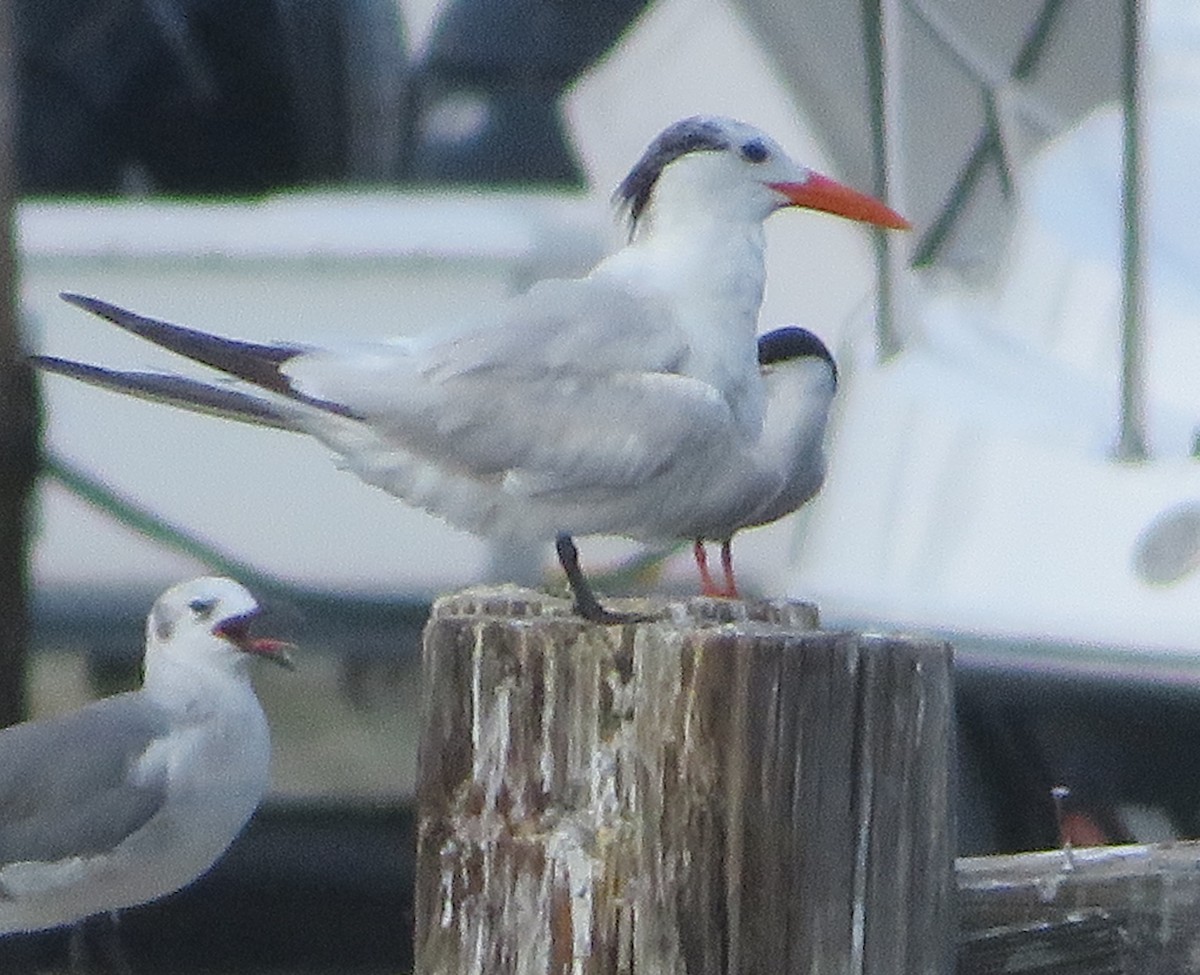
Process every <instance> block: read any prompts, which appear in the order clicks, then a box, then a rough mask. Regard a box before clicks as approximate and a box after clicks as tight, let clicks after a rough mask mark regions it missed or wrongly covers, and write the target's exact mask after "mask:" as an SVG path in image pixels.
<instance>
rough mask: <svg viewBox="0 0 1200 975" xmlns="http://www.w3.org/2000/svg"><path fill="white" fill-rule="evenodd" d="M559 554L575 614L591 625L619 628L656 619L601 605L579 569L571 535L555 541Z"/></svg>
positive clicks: (576, 550) (560, 536)
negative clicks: (619, 626) (615, 610)
mask: <svg viewBox="0 0 1200 975" xmlns="http://www.w3.org/2000/svg"><path fill="white" fill-rule="evenodd" d="M554 547H555V549H556V551H557V552H558V561H559V562H560V563H561V564H562V567H563V571H564V572H565V573H566V574H567V584H568V585H569V586H570V587H571V594H572V595H573V596H574V597H575V607H574V608H575V612H576V613H577V614H578V615H580V616H582V617H583V618H584V619H585V620H587V621H588V622H589V623H600V624H602V625H604V626H617V625H619V624H621V623H649V622H651V621H652V620H653V619H654V617H653V616H647V615H645V614H644V613H615V612H613V611H612V610H610V609H605V608H604V607H603V606H602V605H600V600H598V599H597V598H596V594H595V593H594V592H592V587H591V586H590V585H589V584H588V581H587V578H586V577H585V576H584V574H583V570H582V569H581V568H580V567H579V549H577V548H576V547H575V542H574V540H573V539H572V538H571V536H570V535H567V534H565V533H564V534H562V535H559V536H558V538H556V539H555V541H554Z"/></svg>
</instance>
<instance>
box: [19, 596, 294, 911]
mask: <svg viewBox="0 0 1200 975" xmlns="http://www.w3.org/2000/svg"><path fill="white" fill-rule="evenodd" d="M257 613H258V604H257V603H256V602H255V600H254V597H253V596H251V595H250V593H249V592H247V591H246V590H245V589H244V588H242V586H240V585H239V584H238V583H236V582H233V581H232V580H230V579H221V578H203V579H194V580H192V581H191V582H186V583H183V584H181V585H178V586H175V587H174V588H172V589H169V590H168V591H167V592H165V593H164V594H163V595H162V596H160V597H159V598H158V600H157V601H156V602H155V604H154V607H153V609H151V611H150V615H149V618H148V619H147V622H146V651H145V658H144V662H143V680H142V686H141V688H140V689H138V690H135V691H129V692H127V693H124V694H117V695H115V696H113V697H108V698H104V699H102V700H99V701H96V702H95V703H93V704H90V705H87V706H86V707H83V708H81V709H80V710H78V711H75V712H73V713H70V714H66V715H63V716H61V717H56V718H50V719H47V720H43V721H30V722H26V723H24V724H19V725H14V726H13V727H10V728H6V729H4V730H3V731H0V934H9V933H12V932H18V931H38V930H43V929H46V928H53V927H58V926H60V925H68V924H74V923H76V922H79V921H82V920H84V919H86V918H88V917H90V916H92V915H94V914H100V913H105V912H108V913H112V912H116V911H119V910H121V909H123V908H126V907H132V906H134V905H136V904H143V903H146V902H147V901H152V900H156V899H158V898H160V897H163V896H165V895H167V894H170V893H172V892H174V891H176V890H179V889H180V888H181V887H184V886H186V885H187V884H189V883H191V882H192V881H193V880H195V879H196V878H197V877H199V876H200V875H201V874H203V873H204V872H205V871H207V870H208V868H209V867H211V866H212V865H213V863H214V862H215V861H216V860H217V858H218V857H220V856H221V854H222V853H224V852H225V850H226V848H227V847H228V846H229V844H230V843H231V842H233V839H234V838H235V837H236V836H237V835H238V833H240V832H241V830H242V827H243V826H245V824H246V822H247V820H249V818H250V815H251V814H252V813H253V812H254V810H255V808H256V807H257V806H258V803H259V800H261V799H262V797H263V793H264V792H265V791H266V788H267V776H268V763H269V758H270V738H269V735H268V731H267V721H266V718H265V716H264V715H263V711H262V708H261V707H260V705H259V703H258V698H257V697H256V696H255V694H254V689H253V688H252V687H251V685H250V678H249V674H248V673H247V662H248V661H249V660H250V659H252V658H255V657H258V658H264V659H267V660H271V661H274V662H276V663H279V664H283V665H285V666H291V663H290V658H289V657H288V655H287V645H286V644H283V643H280V642H279V641H278V640H269V639H254V638H251V637H250V636H249V634H248V630H247V627H248V625H249V623H250V621H251V620H252V619H253V618H254V616H255V615H256V614H257Z"/></svg>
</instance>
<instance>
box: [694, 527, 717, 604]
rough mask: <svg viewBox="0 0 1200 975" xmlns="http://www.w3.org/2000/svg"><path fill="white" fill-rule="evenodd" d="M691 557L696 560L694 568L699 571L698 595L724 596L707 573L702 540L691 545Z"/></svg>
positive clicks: (705, 555)
mask: <svg viewBox="0 0 1200 975" xmlns="http://www.w3.org/2000/svg"><path fill="white" fill-rule="evenodd" d="M692 555H693V556H694V557H695V559H696V568H697V569H699V570H700V595H701V596H723V595H725V592H724V590H722V589H720V588H719V587H718V586H717V584H716V582H715V581H714V580H713V577H712V573H711V572H709V571H708V552H706V551H705V549H704V539H703V538H697V539H696V542H695V544H694V545H692Z"/></svg>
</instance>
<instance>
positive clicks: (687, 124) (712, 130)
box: [613, 115, 729, 223]
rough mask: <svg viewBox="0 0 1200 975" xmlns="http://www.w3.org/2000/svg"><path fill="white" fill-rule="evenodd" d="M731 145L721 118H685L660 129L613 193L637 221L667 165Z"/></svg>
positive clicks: (696, 116)
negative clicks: (688, 156)
mask: <svg viewBox="0 0 1200 975" xmlns="http://www.w3.org/2000/svg"><path fill="white" fill-rule="evenodd" d="M728 148H729V136H728V134H727V133H726V132H725V130H724V129H723V128H722V127H721V123H720V122H719V121H718V120H716V119H712V118H704V117H703V116H700V115H695V116H692V117H691V118H685V119H683V120H682V121H680V122H676V123H675V124H674V125H672V126H670V127H668V128H666V129H664V130H663V131H662V132H661V133H659V135H658V137H657V138H656V139H655V140H654V141H653V142H651V143H650V145H649V147H648V148H647V149H646V151H645V152H644V153H642V158H641V159H639V160H638V161H637V164H636V165H635V166H634V167H633V169H631V170H630V171H629V175H628V176H626V177H625V178H624V179H623V180H622V181H621V185H620V186H618V187H617V191H616V193H614V194H613V196H614V198H615V199H616V200H617V202H618V203H620V204H621V205H623V206H625V207H628V208H629V216H630V219H632V220H633V222H634V223H636V222H637V219H638V217H640V216H641V215H642V211H644V210H645V209H646V204H648V203H649V202H650V194H651V193H652V192H653V190H654V184H655V183H657V182H658V177H659V176H660V175H662V171H663V168H664V167H665V166H668V165H669V164H671V163H673V162H674V161H675V160H676V159H678V158H679V157H680V156H686V155H687V154H688V153H689V152H720V151H722V150H724V149H728Z"/></svg>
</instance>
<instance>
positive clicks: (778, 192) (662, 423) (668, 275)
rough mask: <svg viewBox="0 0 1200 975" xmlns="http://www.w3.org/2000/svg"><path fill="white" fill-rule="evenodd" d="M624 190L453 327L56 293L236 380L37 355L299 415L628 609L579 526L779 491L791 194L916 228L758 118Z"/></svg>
mask: <svg viewBox="0 0 1200 975" xmlns="http://www.w3.org/2000/svg"><path fill="white" fill-rule="evenodd" d="M615 198H616V201H617V203H618V205H619V206H620V207H621V208H623V209H624V210H625V211H626V212H627V214H628V216H629V220H630V225H631V226H630V239H629V242H628V243H627V244H626V245H625V246H624V247H622V248H621V249H620V250H618V251H616V252H615V253H613V254H611V255H610V256H609V257H607V258H605V259H604V260H602V261H601V262H600V263H599V264H598V265H597V266H596V267H595V268H594V269H593V270H592V271H591V272H590V273H589V274H588V275H587V276H585V277H583V278H580V279H573V280H552V281H543V282H540V283H539V284H537V285H535V286H534V287H533V288H531V289H530V290H529V291H528V292H527V293H525V294H524V295H522V296H518V297H516V298H513V299H510V300H509V301H507V302H506V303H503V304H502V305H500V306H498V307H496V308H495V309H494V310H493V311H492V312H491V313H490V314H489V315H487V316H485V317H484V318H483V319H481V320H476V321H474V322H471V323H466V324H464V325H463V326H461V327H459V328H458V329H455V330H449V331H441V332H438V333H436V334H430V333H427V334H424V335H421V336H418V337H415V338H396V339H392V340H389V341H383V342H376V343H372V344H358V345H352V344H346V345H343V346H317V345H311V344H304V343H299V342H295V341H288V342H278V343H267V344H263V343H257V342H245V341H240V340H237V339H230V338H225V337H221V336H217V335H212V334H209V333H207V332H203V331H198V330H195V329H190V328H184V327H182V326H179V325H174V324H171V323H169V322H164V321H159V320H156V319H152V318H147V317H144V316H142V315H138V314H135V313H133V312H130V311H127V310H125V309H122V308H118V307H117V306H115V305H111V304H109V303H107V302H104V301H101V300H98V299H96V298H90V297H84V296H81V295H72V294H64V295H63V297H64V298H65V299H66V300H67V301H70V302H72V303H74V304H76V305H78V306H80V307H82V308H85V309H87V310H88V311H91V312H94V313H95V314H97V315H100V316H101V317H103V318H106V319H108V320H109V321H110V322H113V323H114V324H116V325H118V326H120V327H121V328H124V329H126V330H128V331H130V332H133V333H135V334H137V335H140V336H142V337H143V338H146V339H148V340H150V341H151V342H154V343H156V344H158V345H160V346H162V347H164V348H167V349H169V350H171V351H174V352H177V353H179V354H181V355H184V356H186V357H188V358H190V359H193V360H195V361H196V362H199V363H203V364H204V365H207V366H210V367H213V368H215V369H217V370H220V371H222V372H224V373H227V374H228V375H229V376H232V377H234V378H235V379H236V380H238V381H239V385H236V386H230V385H223V384H220V383H211V382H200V381H197V380H192V379H186V378H184V377H170V376H163V375H161V374H145V373H135V374H118V373H113V372H112V371H110V370H104V369H102V368H100V367H95V366H88V365H83V364H79V363H74V362H71V361H69V360H63V359H54V358H46V357H42V358H37V359H36V361H37V362H38V364H40V365H41V366H43V367H44V368H46V369H49V370H51V371H54V372H58V373H63V374H66V375H70V376H72V377H74V378H77V379H84V380H87V381H91V382H95V383H98V384H99V385H103V386H108V387H111V388H117V389H120V390H121V391H123V392H129V393H133V394H135V395H142V396H148V397H150V398H155V399H165V400H168V401H171V402H174V403H176V404H178V405H186V406H190V407H191V408H193V409H200V410H204V411H208V412H213V413H217V414H219V415H224V416H235V417H236V418H238V419H242V420H253V421H254V422H260V423H266V424H268V425H275V426H283V427H285V428H287V429H298V430H302V431H304V432H306V433H308V434H310V435H312V436H314V437H316V438H317V439H318V440H320V441H322V442H323V443H325V444H326V445H327V446H329V447H330V448H332V449H333V450H334V451H335V452H336V453H337V454H338V455H339V457H340V461H341V463H342V465H343V466H344V467H346V468H348V469H349V470H351V471H353V472H354V473H356V474H357V475H358V476H359V477H360V478H362V479H363V480H364V481H366V482H368V483H370V484H373V485H375V486H377V487H380V488H382V489H384V490H385V491H388V492H389V493H391V494H393V495H396V496H397V497H399V498H402V499H404V500H405V501H407V502H409V503H411V504H415V505H418V506H420V507H422V508H425V509H426V510H428V511H430V512H433V513H434V514H436V515H439V516H441V517H442V518H444V519H445V520H446V521H448V522H449V523H451V524H452V525H455V526H457V527H459V528H463V529H466V530H468V531H471V532H475V533H477V534H483V535H492V536H510V537H521V538H546V539H549V538H554V539H555V540H556V543H557V550H558V555H559V560H560V562H561V563H562V565H563V568H564V570H565V571H566V573H567V578H568V581H569V582H570V584H571V587H572V591H573V593H574V595H575V606H576V610H577V611H578V612H579V613H580V614H581V615H582V616H584V617H585V618H587V619H589V620H594V621H597V622H603V623H613V622H624V621H627V620H629V619H631V617H629V616H626V615H624V614H620V613H611V612H609V611H607V610H605V609H604V608H603V607H602V606H601V605H600V603H599V602H598V600H597V599H596V598H595V596H594V594H593V593H592V592H591V589H590V587H589V586H588V584H587V581H586V579H585V578H584V576H583V573H582V572H581V570H580V567H579V563H578V553H577V551H576V548H575V544H574V541H573V536H575V535H580V534H592V533H603V534H618V535H625V536H628V537H631V538H635V539H639V540H646V541H663V540H674V539H696V538H714V539H722V540H725V539H726V538H727V537H728V534H729V533H732V531H734V530H736V529H737V528H738V527H741V526H744V525H747V524H753V523H756V522H754V521H753V520H750V521H747V519H748V518H749V519H753V518H754V517H755V512H759V511H761V510H763V509H764V507H765V506H768V505H770V504H771V503H772V501H773V500H774V499H776V498H777V497H778V496H779V495H780V493H781V491H782V490H783V488H784V484H783V482H784V479H785V477H786V473H785V472H784V471H783V470H782V469H781V467H780V465H779V463H778V460H777V458H775V457H774V456H772V455H771V450H772V449H774V446H775V445H774V444H770V443H767V442H766V441H765V440H764V431H765V427H764V420H765V416H766V410H767V404H766V386H765V382H764V379H763V376H762V375H761V374H760V369H759V363H758V343H757V340H756V333H757V327H758V312H759V307H760V305H761V303H762V296H763V288H764V285H765V268H764V263H763V252H764V248H765V236H764V231H763V222H764V221H765V220H766V218H767V217H768V216H770V215H771V214H772V213H774V212H775V211H776V210H780V209H784V208H789V207H798V208H807V209H812V210H819V211H825V212H828V213H832V214H836V215H839V216H842V217H846V218H849V219H852V220H857V221H861V222H864V223H868V224H873V225H876V226H880V227H888V228H895V229H904V228H907V227H908V224H907V222H906V221H905V220H904V219H903V218H902V217H901V216H899V214H897V213H895V212H894V211H893V210H891V209H889V208H888V207H887V206H885V205H884V204H883V203H881V202H879V201H878V200H875V199H873V198H872V197H870V196H867V195H865V194H863V193H860V192H858V191H856V190H853V189H850V188H849V187H846V186H843V185H842V184H840V183H837V182H835V181H834V180H832V179H829V178H828V177H826V176H822V175H821V174H819V173H816V172H814V171H812V170H810V169H808V168H806V167H804V166H801V165H799V164H798V163H796V162H794V161H792V160H791V159H790V158H789V157H788V156H787V154H786V153H785V152H784V151H783V149H782V148H780V146H779V145H778V144H777V143H776V142H775V141H774V140H773V139H771V138H770V136H768V135H766V134H765V133H763V132H761V131H759V130H758V129H756V128H754V127H752V126H750V125H747V124H745V123H743V122H738V121H735V120H732V119H727V118H720V117H712V116H703V117H693V118H688V119H684V120H683V121H680V122H676V123H675V124H673V125H671V126H670V127H668V128H667V129H666V130H665V131H663V132H662V133H661V134H660V135H659V136H658V137H657V138H656V139H655V140H654V141H653V142H652V143H651V144H650V146H649V147H648V148H647V150H646V151H645V153H644V154H643V155H642V157H641V159H639V160H638V162H637V163H636V164H635V165H634V167H633V169H632V170H631V171H630V173H629V175H628V176H626V177H625V179H624V180H623V181H622V182H621V184H620V186H619V187H618V188H617V191H616V194H615ZM126 380H128V381H126ZM254 387H257V390H256V391H254V392H250V391H249V389H250V388H254Z"/></svg>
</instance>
